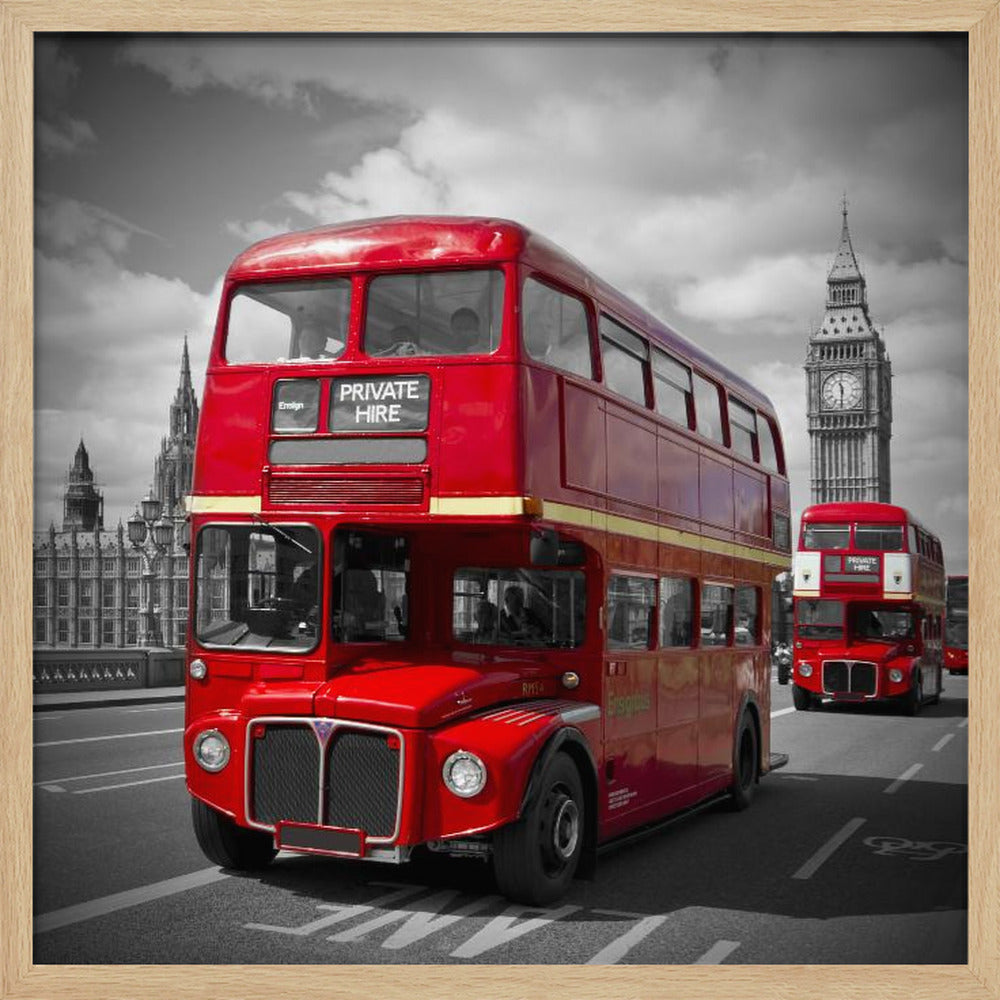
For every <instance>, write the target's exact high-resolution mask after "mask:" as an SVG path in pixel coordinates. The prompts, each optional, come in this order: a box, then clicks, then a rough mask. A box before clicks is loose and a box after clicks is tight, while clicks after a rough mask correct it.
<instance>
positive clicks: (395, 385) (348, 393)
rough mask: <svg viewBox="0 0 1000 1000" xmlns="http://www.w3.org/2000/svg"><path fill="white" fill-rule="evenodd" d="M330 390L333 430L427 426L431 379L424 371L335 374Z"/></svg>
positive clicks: (424, 427) (402, 428)
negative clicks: (385, 375)
mask: <svg viewBox="0 0 1000 1000" xmlns="http://www.w3.org/2000/svg"><path fill="white" fill-rule="evenodd" d="M331 389H332V391H331V393H330V429H331V430H332V431H334V432H349V433H356V432H358V431H422V430H426V429H427V413H428V409H429V403H430V395H431V380H430V378H429V377H428V376H426V375H399V376H394V377H392V378H338V379H334V380H333V385H332V387H331Z"/></svg>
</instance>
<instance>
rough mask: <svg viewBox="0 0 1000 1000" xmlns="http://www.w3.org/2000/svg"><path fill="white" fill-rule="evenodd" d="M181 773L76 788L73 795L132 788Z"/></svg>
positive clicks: (175, 779) (181, 776)
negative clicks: (117, 783)
mask: <svg viewBox="0 0 1000 1000" xmlns="http://www.w3.org/2000/svg"><path fill="white" fill-rule="evenodd" d="M183 777H184V775H183V774H168V775H165V776H164V777H162V778H143V779H142V780H141V781H123V782H122V783H121V784H119V785H101V786H100V787H99V788H78V789H76V791H74V792H73V794H74V795H89V794H90V793H91V792H109V791H111V790H112V789H113V788H134V787H135V786H136V785H152V784H153V783H154V782H157V781H177V780H178V779H179V778H183Z"/></svg>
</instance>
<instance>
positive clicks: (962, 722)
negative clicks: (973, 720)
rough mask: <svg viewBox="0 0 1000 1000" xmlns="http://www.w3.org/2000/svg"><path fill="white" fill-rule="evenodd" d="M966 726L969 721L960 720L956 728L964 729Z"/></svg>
mask: <svg viewBox="0 0 1000 1000" xmlns="http://www.w3.org/2000/svg"><path fill="white" fill-rule="evenodd" d="M968 724H969V720H968V719H962V721H961V722H960V723H959V724H958V728H959V729H965V727H966V726H967V725H968Z"/></svg>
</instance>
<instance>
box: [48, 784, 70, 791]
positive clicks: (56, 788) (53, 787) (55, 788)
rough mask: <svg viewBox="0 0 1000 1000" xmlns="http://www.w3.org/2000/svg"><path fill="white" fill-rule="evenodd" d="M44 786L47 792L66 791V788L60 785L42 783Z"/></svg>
mask: <svg viewBox="0 0 1000 1000" xmlns="http://www.w3.org/2000/svg"><path fill="white" fill-rule="evenodd" d="M42 788H44V789H45V791H47V792H65V791H66V789H65V788H62V787H61V786H60V785H42Z"/></svg>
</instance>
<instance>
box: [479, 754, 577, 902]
mask: <svg viewBox="0 0 1000 1000" xmlns="http://www.w3.org/2000/svg"><path fill="white" fill-rule="evenodd" d="M584 818H585V817H584V799H583V784H582V782H581V781H580V772H579V771H578V770H577V768H576V765H575V764H574V763H573V761H572V760H570V758H569V757H568V756H567V755H566V754H565V753H557V754H556V755H555V756H554V757H553V758H552V759H551V760H550V761H549V762H548V764H546V766H545V769H544V771H543V772H542V780H541V782H540V783H539V791H538V795H536V796H535V798H534V801H533V802H532V803H531V804H530V805H529V806H528V807H527V809H526V810H525V811H524V813H523V815H522V816H521V818H520V819H519V820H517V822H516V823H510V824H509V825H507V826H505V827H501V828H500V829H499V830H498V831H497V832H496V834H495V835H494V837H493V870H494V874H495V875H496V880H497V885H498V887H499V888H500V891H501V892H502V893H503V894H504V895H505V896H507V897H508V898H509V899H512V900H514V901H515V902H518V903H526V904H527V905H529V906H544V905H546V904H548V903H552V902H554V901H555V900H557V899H559V898H560V897H561V896H562V895H563V894H564V893H565V892H566V890H567V889H568V888H569V884H570V882H571V881H572V880H573V875H574V874H575V873H576V869H577V865H578V864H579V863H580V855H581V854H582V852H583V838H584V830H585V825H584Z"/></svg>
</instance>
